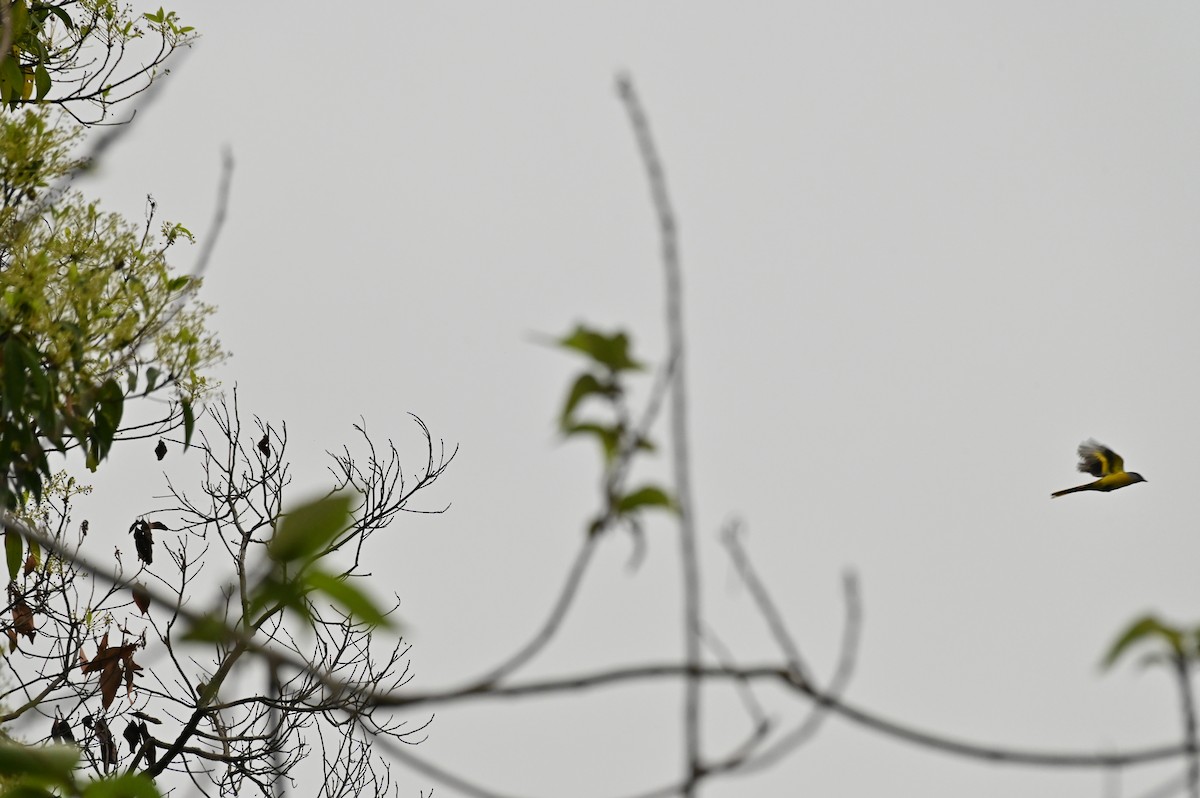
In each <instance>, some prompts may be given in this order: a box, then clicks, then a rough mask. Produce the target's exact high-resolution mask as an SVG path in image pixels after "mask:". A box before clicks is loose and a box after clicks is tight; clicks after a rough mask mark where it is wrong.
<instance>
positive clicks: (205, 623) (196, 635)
mask: <svg viewBox="0 0 1200 798" xmlns="http://www.w3.org/2000/svg"><path fill="white" fill-rule="evenodd" d="M229 636H230V634H229V627H227V626H226V625H225V622H224V621H222V620H221V619H220V618H218V617H217V616H215V615H204V616H202V617H200V618H198V619H197V620H196V622H195V623H194V624H192V627H191V628H190V629H188V630H187V632H186V633H185V634H184V635H183V639H184V640H190V641H192V642H196V643H219V642H221V641H223V640H228V639H229Z"/></svg>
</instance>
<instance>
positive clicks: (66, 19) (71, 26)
mask: <svg viewBox="0 0 1200 798" xmlns="http://www.w3.org/2000/svg"><path fill="white" fill-rule="evenodd" d="M44 8H46V9H48V10H49V11H50V13H51V14H53V15H54V16H56V17H58V19H59V21H60V22H62V24H63V25H65V26H66V28H67V30H75V21H74V20H73V19H71V15H70V14H68V13H67V11H66V9H64V8H62V7H61V6H54V5H52V6H44Z"/></svg>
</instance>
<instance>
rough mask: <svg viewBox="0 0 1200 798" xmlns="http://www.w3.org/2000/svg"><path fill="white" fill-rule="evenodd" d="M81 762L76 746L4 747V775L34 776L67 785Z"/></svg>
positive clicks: (0, 747) (0, 754) (0, 767)
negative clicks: (77, 763)
mask: <svg viewBox="0 0 1200 798" xmlns="http://www.w3.org/2000/svg"><path fill="white" fill-rule="evenodd" d="M78 761H79V749H78V748H76V747H75V746H73V745H43V746H36V747H34V746H26V745H18V744H16V743H3V744H0V775H3V776H25V777H27V778H29V777H32V778H35V779H38V780H40V781H42V782H43V783H50V784H67V783H69V781H70V779H71V774H72V773H73V772H74V770H75V763H76V762H78Z"/></svg>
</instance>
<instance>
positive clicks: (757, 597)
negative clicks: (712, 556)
mask: <svg viewBox="0 0 1200 798" xmlns="http://www.w3.org/2000/svg"><path fill="white" fill-rule="evenodd" d="M740 529H741V522H740V521H738V520H737V519H734V520H732V521H730V522H729V523H728V524H726V526H725V528H724V529H723V530H721V543H723V544H724V546H725V550H726V551H727V552H729V559H730V560H732V561H733V567H734V568H735V569H737V572H738V576H740V577H741V578H742V582H743V583H744V584H745V585H746V588H747V589H748V590H749V591H750V596H751V597H752V598H753V599H754V603H755V604H756V605H757V606H758V611H759V613H760V614H761V615H762V617H763V620H765V621H766V622H767V628H768V629H770V631H771V637H773V638H774V639H775V644H776V645H777V646H779V649H780V651H781V652H782V653H783V656H784V658H785V659H786V660H787V663H788V665H789V666H791V668H792V670H793V671H795V673H796V678H797V679H799V680H800V681H801V682H803V683H805V684H811V683H812V677H811V676H810V675H809V670H808V667H807V666H806V665H805V664H804V659H803V657H801V656H800V649H799V647H798V646H797V645H796V641H795V640H793V639H792V634H791V632H789V631H788V629H787V624H785V623H784V622H783V616H782V615H781V614H780V612H779V610H778V609H777V608H776V607H775V602H774V601H772V599H771V595H770V593H768V592H767V588H766V586H765V585H764V584H763V581H762V580H761V579H759V578H758V574H757V573H756V572H755V570H754V566H753V565H752V564H751V563H750V558H749V557H747V556H746V551H745V549H743V548H742V543H741V541H740V540H738V532H739V531H740Z"/></svg>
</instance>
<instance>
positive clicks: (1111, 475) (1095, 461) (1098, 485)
mask: <svg viewBox="0 0 1200 798" xmlns="http://www.w3.org/2000/svg"><path fill="white" fill-rule="evenodd" d="M1079 470H1080V471H1082V472H1083V473H1085V474H1091V475H1092V476H1094V477H1100V478H1099V479H1097V480H1096V481H1095V482H1089V483H1087V484H1086V485H1078V486H1076V487H1074V488H1067V489H1066V490H1060V491H1056V492H1054V493H1051V494H1050V498H1054V497H1056V496H1065V495H1066V494H1068V493H1078V492H1079V491H1081V490H1102V491H1104V492H1106V493H1107V492H1108V491H1110V490H1116V489H1117V488H1123V487H1125V486H1126V485H1132V484H1134V483H1135V482H1145V481H1146V478H1145V477H1143V476H1142V475H1141V474H1135V473H1133V472H1131V471H1126V470H1125V461H1124V460H1122V459H1121V455H1119V454H1117V453H1116V452H1114V451H1113V450H1112V449H1110V448H1108V447H1107V446H1105V445H1104V444H1102V443H1097V442H1096V440H1095V439H1094V438H1089V439H1087V440H1086V441H1084V442H1083V443H1081V444H1079Z"/></svg>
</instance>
